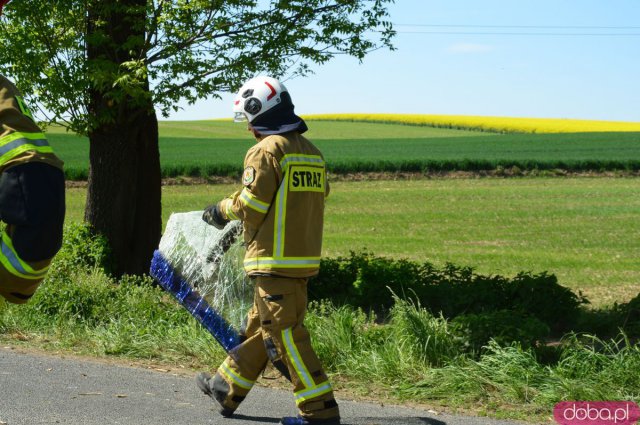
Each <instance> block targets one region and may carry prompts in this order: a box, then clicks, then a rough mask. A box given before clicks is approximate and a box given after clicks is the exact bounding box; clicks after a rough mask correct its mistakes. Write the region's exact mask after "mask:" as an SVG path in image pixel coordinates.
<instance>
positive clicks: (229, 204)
mask: <svg viewBox="0 0 640 425" xmlns="http://www.w3.org/2000/svg"><path fill="white" fill-rule="evenodd" d="M231 207H233V202H232V201H227V206H226V207H225V209H224V213H225V214H226V215H227V218H228V219H229V220H240V219H239V218H238V216H237V215H235V213H234V212H233V210H232V209H231Z"/></svg>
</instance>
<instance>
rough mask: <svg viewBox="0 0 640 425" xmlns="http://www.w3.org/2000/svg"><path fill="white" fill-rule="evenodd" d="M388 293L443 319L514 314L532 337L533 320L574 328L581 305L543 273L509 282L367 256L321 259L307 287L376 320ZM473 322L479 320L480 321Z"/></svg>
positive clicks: (554, 328)
mask: <svg viewBox="0 0 640 425" xmlns="http://www.w3.org/2000/svg"><path fill="white" fill-rule="evenodd" d="M392 293H393V294H398V295H399V296H401V297H407V296H409V295H411V296H415V298H416V300H417V301H418V302H419V304H420V305H422V306H424V307H425V308H427V309H428V310H429V311H430V312H431V313H432V314H434V315H439V314H442V315H443V316H444V317H445V318H448V319H451V318H454V317H457V316H460V315H481V314H486V313H491V312H503V313H500V314H502V315H503V316H504V317H507V316H506V313H504V312H507V311H512V312H516V313H515V314H517V315H521V316H522V317H523V324H524V323H525V322H526V323H527V327H528V328H531V329H533V328H536V329H537V330H536V331H535V332H533V333H534V334H536V335H540V334H542V328H541V327H540V326H538V325H535V324H534V321H533V320H534V319H535V320H537V321H538V322H540V323H542V324H545V325H546V326H547V327H548V328H549V329H550V330H551V331H552V332H553V333H555V334H559V333H561V332H563V331H566V330H568V329H570V328H571V327H572V326H573V325H574V323H575V320H576V318H577V317H578V316H579V315H580V312H581V310H580V306H581V304H583V303H585V302H586V300H585V299H584V298H583V297H582V296H580V295H576V294H574V293H573V292H571V290H569V289H568V288H565V287H563V286H561V285H559V284H558V282H557V279H556V277H555V276H554V275H552V274H548V273H546V272H542V273H538V274H533V273H530V272H528V273H525V272H522V273H519V274H518V275H516V276H515V277H514V278H511V279H509V278H506V277H503V276H500V275H490V276H485V275H479V274H477V273H475V272H474V271H473V269H472V268H471V267H460V266H456V265H454V264H451V263H448V264H445V265H444V266H443V267H442V268H437V267H435V266H434V265H432V264H430V263H422V264H419V263H415V262H411V261H408V260H403V259H401V260H394V259H389V258H384V257H376V256H374V255H373V254H371V253H368V252H362V253H355V252H351V254H350V256H349V257H338V258H336V259H324V260H322V264H321V267H320V274H319V275H318V277H317V279H316V281H315V282H314V284H313V285H311V286H310V298H311V299H316V300H318V299H330V300H333V301H334V302H336V303H338V304H345V303H346V304H350V305H352V306H355V307H359V308H363V309H365V310H368V311H374V312H376V313H377V314H378V315H379V316H380V317H383V316H381V313H384V312H387V311H388V310H389V309H390V308H391V306H392V305H393V295H392ZM525 316H526V317H528V319H526V320H525V319H524V317H525ZM496 317H499V315H497V316H494V317H493V318H488V316H485V320H489V321H494V322H495V318H496ZM487 318H488V319H487ZM461 320H462V319H461ZM473 320H475V321H478V320H480V319H479V316H477V317H476V318H475V319H473ZM512 334H513V332H507V333H506V334H505V335H512ZM483 338H484V337H483ZM483 338H481V339H483ZM525 339H526V338H525ZM516 340H520V339H516Z"/></svg>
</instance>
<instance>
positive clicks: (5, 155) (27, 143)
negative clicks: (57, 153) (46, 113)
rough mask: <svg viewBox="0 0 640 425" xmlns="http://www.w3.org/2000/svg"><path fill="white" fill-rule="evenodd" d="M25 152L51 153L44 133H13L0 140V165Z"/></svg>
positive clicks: (51, 150)
mask: <svg viewBox="0 0 640 425" xmlns="http://www.w3.org/2000/svg"><path fill="white" fill-rule="evenodd" d="M27 151H36V152H40V153H53V149H52V148H51V146H49V142H47V138H46V136H45V135H44V133H20V132H14V133H11V134H9V135H7V136H4V137H2V138H0V165H1V164H4V163H5V162H7V161H9V160H10V159H12V158H14V157H16V156H17V155H20V154H21V153H23V152H27Z"/></svg>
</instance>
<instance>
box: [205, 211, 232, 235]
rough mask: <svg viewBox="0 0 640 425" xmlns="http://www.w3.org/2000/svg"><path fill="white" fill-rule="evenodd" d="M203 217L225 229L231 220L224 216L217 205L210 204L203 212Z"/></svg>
mask: <svg viewBox="0 0 640 425" xmlns="http://www.w3.org/2000/svg"><path fill="white" fill-rule="evenodd" d="M202 219H203V220H204V221H205V222H206V223H207V224H210V225H212V226H213V227H215V228H216V229H218V230H222V229H224V227H225V226H226V225H227V223H228V222H229V221H230V220H227V219H226V218H224V217H222V215H221V214H220V211H219V210H218V206H217V205H209V206H208V207H207V208H206V209H205V210H204V213H202Z"/></svg>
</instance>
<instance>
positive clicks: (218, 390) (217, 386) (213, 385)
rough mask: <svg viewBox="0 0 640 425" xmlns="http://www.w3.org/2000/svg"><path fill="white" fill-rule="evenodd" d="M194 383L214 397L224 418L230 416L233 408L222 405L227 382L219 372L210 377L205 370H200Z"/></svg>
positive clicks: (227, 392) (226, 391)
mask: <svg viewBox="0 0 640 425" xmlns="http://www.w3.org/2000/svg"><path fill="white" fill-rule="evenodd" d="M196 384H198V388H200V390H202V392H203V393H205V394H206V395H208V396H209V397H211V398H212V399H214V400H215V401H217V402H218V404H219V405H220V409H219V410H218V411H219V412H220V414H221V415H222V416H224V417H225V418H229V417H231V415H233V412H234V411H235V409H232V408H230V407H227V406H225V405H224V401H225V400H226V398H227V395H228V394H229V384H227V381H225V380H224V379H223V378H222V377H221V376H220V375H219V374H217V373H216V375H215V376H214V377H213V378H212V377H211V375H209V374H208V373H206V372H200V373H199V374H198V375H197V376H196Z"/></svg>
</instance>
